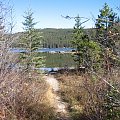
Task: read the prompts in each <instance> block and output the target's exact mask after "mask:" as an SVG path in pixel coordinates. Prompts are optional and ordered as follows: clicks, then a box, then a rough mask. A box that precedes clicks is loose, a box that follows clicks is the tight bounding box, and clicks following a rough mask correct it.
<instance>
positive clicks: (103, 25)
mask: <svg viewBox="0 0 120 120" xmlns="http://www.w3.org/2000/svg"><path fill="white" fill-rule="evenodd" d="M116 22H117V14H116V13H114V12H113V10H112V9H111V8H110V7H109V6H108V5H107V3H105V4H104V6H103V8H102V9H101V10H100V15H98V18H97V19H96V38H97V41H98V42H99V44H100V46H101V48H102V51H103V58H104V68H105V70H106V73H108V72H110V71H111V66H112V64H113V63H112V61H114V60H112V58H115V56H116V54H117V53H116V38H115V37H116V36H117V34H116V29H115V27H114V26H115V23H116Z"/></svg>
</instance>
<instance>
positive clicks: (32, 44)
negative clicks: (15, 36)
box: [20, 10, 44, 71]
mask: <svg viewBox="0 0 120 120" xmlns="http://www.w3.org/2000/svg"><path fill="white" fill-rule="evenodd" d="M24 19H25V21H24V22H23V25H24V30H25V32H24V34H23V36H22V37H21V39H20V45H21V47H22V48H24V49H25V50H26V52H23V53H21V55H20V57H21V58H20V59H21V61H22V62H21V64H22V65H24V67H25V68H26V69H27V70H28V71H29V70H32V69H35V68H36V67H41V66H42V65H43V62H44V60H43V57H42V56H40V54H38V53H37V49H38V48H41V47H42V46H41V44H42V43H41V40H42V36H41V35H40V34H39V33H38V32H37V31H36V30H35V28H34V26H35V25H36V24H37V23H35V22H34V18H33V12H32V11H31V10H28V11H27V12H25V16H24Z"/></svg>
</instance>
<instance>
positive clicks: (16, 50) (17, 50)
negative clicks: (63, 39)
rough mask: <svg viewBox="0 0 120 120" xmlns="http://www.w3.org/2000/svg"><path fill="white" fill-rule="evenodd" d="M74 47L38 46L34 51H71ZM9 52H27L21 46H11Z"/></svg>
mask: <svg viewBox="0 0 120 120" xmlns="http://www.w3.org/2000/svg"><path fill="white" fill-rule="evenodd" d="M74 50H75V49H74V48H40V49H38V50H36V52H72V51H74ZM10 51H11V52H15V53H16V52H27V51H26V50H25V49H22V48H11V49H10Z"/></svg>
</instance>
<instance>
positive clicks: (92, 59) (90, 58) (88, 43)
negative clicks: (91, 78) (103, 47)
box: [72, 15, 100, 68]
mask: <svg viewBox="0 0 120 120" xmlns="http://www.w3.org/2000/svg"><path fill="white" fill-rule="evenodd" d="M75 21H76V24H75V26H74V31H73V40H72V44H73V45H74V47H75V48H76V52H75V54H74V60H75V61H76V62H77V65H78V67H80V66H82V67H85V68H95V63H96V61H97V60H99V52H100V47H99V45H98V44H97V42H94V41H92V40H90V39H89V37H88V35H87V34H86V32H85V31H84V29H83V27H82V23H81V21H80V17H79V15H78V16H77V17H76V18H75Z"/></svg>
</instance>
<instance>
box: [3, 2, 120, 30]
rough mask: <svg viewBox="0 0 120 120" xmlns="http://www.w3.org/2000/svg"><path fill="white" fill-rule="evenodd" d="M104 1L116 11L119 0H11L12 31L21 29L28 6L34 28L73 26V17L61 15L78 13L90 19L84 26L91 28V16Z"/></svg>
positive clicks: (74, 15) (119, 3) (92, 24)
mask: <svg viewBox="0 0 120 120" xmlns="http://www.w3.org/2000/svg"><path fill="white" fill-rule="evenodd" d="M3 1H4V0H3ZM105 2H106V3H107V4H108V5H109V6H110V7H111V8H113V10H114V11H115V12H118V11H117V9H116V7H117V6H120V0H11V2H10V4H11V5H12V6H13V15H14V23H15V27H14V32H21V31H23V25H22V22H24V18H23V16H24V15H25V14H24V12H25V11H27V10H28V9H29V8H31V9H32V11H33V13H34V14H33V17H34V21H35V22H37V24H36V26H35V28H42V29H43V28H73V26H74V24H75V21H74V19H69V20H68V19H65V18H63V17H62V16H67V15H69V16H71V17H76V16H77V15H78V14H79V16H81V17H87V18H89V19H90V20H89V21H88V22H87V23H85V24H84V26H85V28H91V27H94V21H93V20H92V18H93V16H94V18H96V17H97V15H98V14H99V10H100V9H102V8H103V5H104V3H105ZM61 15H62V16H61ZM83 21H84V19H83Z"/></svg>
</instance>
